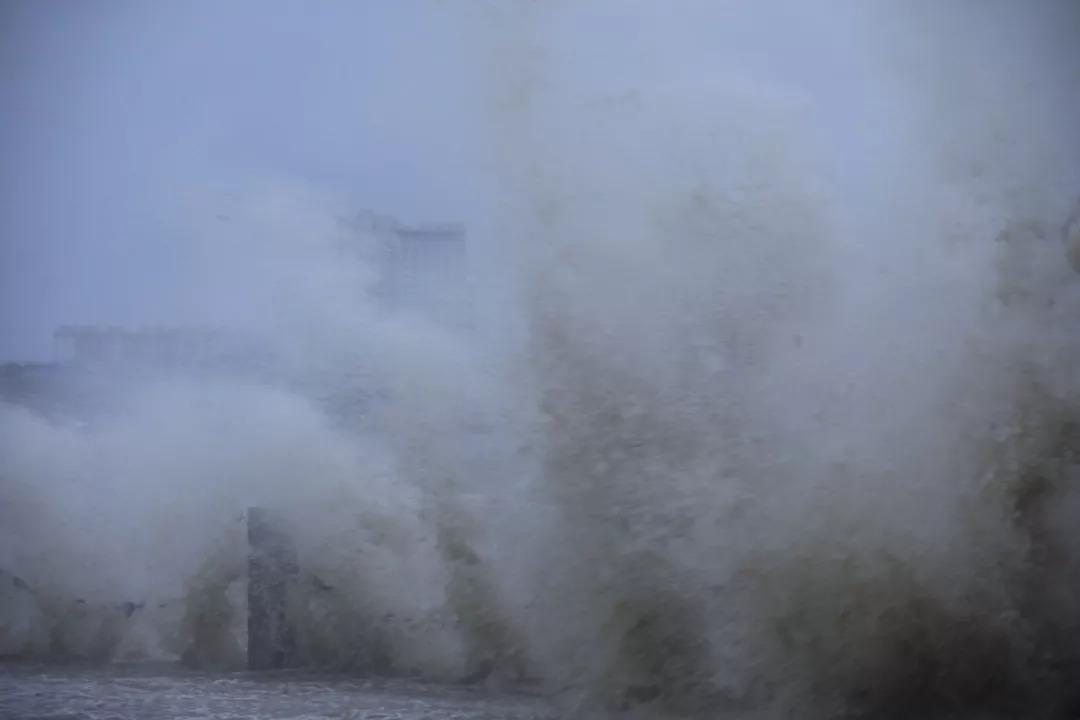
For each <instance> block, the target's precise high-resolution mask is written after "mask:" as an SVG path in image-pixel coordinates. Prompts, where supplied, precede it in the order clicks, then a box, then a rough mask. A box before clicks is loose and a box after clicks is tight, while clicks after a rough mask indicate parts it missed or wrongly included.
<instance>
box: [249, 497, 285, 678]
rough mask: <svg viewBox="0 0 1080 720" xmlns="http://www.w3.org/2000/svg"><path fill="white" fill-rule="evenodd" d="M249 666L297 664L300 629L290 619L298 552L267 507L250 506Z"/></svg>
mask: <svg viewBox="0 0 1080 720" xmlns="http://www.w3.org/2000/svg"><path fill="white" fill-rule="evenodd" d="M247 531H248V544H249V546H250V554H249V555H248V653H247V658H248V669H249V670H271V669H275V668H284V667H290V666H292V665H295V664H296V662H297V648H296V633H295V631H294V629H293V627H292V626H291V625H290V623H289V618H288V612H287V609H288V598H289V587H290V585H292V584H293V579H294V577H295V575H296V573H297V564H296V552H295V550H294V548H293V546H292V542H291V540H290V538H289V536H288V533H287V532H286V531H285V528H284V525H283V523H282V522H281V520H280V518H277V517H275V516H274V514H273V513H271V512H269V511H268V510H266V508H259V507H253V508H248V513H247Z"/></svg>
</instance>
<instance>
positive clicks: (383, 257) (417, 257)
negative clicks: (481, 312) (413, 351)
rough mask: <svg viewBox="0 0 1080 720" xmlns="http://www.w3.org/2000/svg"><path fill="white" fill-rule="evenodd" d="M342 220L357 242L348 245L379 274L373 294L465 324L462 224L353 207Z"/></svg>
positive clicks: (399, 308)
mask: <svg viewBox="0 0 1080 720" xmlns="http://www.w3.org/2000/svg"><path fill="white" fill-rule="evenodd" d="M345 225H346V227H348V228H349V229H351V230H353V231H355V232H356V234H357V235H356V241H357V244H356V245H355V246H352V248H349V250H351V251H353V252H357V253H362V254H363V256H364V259H365V260H366V261H368V262H371V263H373V265H374V269H375V271H376V272H377V274H378V276H379V281H378V283H377V286H376V288H375V294H376V297H377V299H378V300H379V301H381V302H382V303H384V304H385V306H386V308H387V309H388V310H390V311H392V312H408V313H414V314H417V315H419V316H422V317H425V318H427V319H430V320H435V321H437V322H441V323H449V324H452V325H455V326H461V325H464V324H468V318H469V315H470V313H469V262H468V260H469V257H468V245H467V242H466V233H465V226H464V225H460V224H425V225H403V224H401V223H399V222H398V221H397V220H395V219H394V218H392V217H389V216H385V215H375V214H373V213H368V212H362V213H358V214H357V215H356V216H354V217H353V218H350V219H349V220H347V221H346V222H345ZM372 240H374V243H373V245H372V244H371V242H370V241H372Z"/></svg>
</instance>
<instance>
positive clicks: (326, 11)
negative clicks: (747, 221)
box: [0, 0, 1080, 360]
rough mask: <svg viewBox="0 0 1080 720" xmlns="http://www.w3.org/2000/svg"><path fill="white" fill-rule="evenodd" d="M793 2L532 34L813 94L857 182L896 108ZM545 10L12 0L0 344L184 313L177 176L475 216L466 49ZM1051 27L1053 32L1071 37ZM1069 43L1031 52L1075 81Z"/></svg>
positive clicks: (596, 73)
mask: <svg viewBox="0 0 1080 720" xmlns="http://www.w3.org/2000/svg"><path fill="white" fill-rule="evenodd" d="M1003 4H1008V3H1002V2H999V3H997V5H999V6H1000V5H1003ZM1051 4H1053V5H1054V6H1056V7H1062V3H1051ZM554 5H558V3H553V4H552V6H554ZM810 5H811V4H809V3H799V2H783V1H781V0H777V1H776V2H773V3H762V4H759V3H748V2H735V1H731V0H728V1H725V2H717V3H701V2H698V3H692V2H687V3H684V4H674V5H672V4H669V3H665V2H656V3H647V2H646V3H638V4H636V5H631V4H623V3H617V2H616V3H612V2H608V3H604V2H589V3H562V4H561V11H560V12H559V13H555V14H553V15H552V16H551V17H552V18H554V19H553V20H551V18H549V20H551V22H549V24H548V26H547V27H546V29H545V32H547V33H548V36H547V42H548V43H549V44H548V46H547V50H548V51H549V55H548V56H547V57H546V58H545V59H544V62H545V63H546V66H547V69H548V70H549V71H550V72H551V73H552V74H551V76H550V77H549V78H548V80H549V81H552V82H580V83H582V84H584V85H587V84H588V83H589V82H590V81H593V82H594V84H595V85H597V86H604V87H605V88H606V91H607V92H609V93H610V94H615V95H617V94H618V93H619V92H620V91H632V90H634V89H635V88H637V87H642V86H655V85H658V84H663V83H676V84H677V83H679V82H680V78H684V79H686V78H688V79H689V80H690V81H692V82H697V81H700V79H701V78H702V77H707V76H710V75H711V74H712V73H713V72H714V71H715V70H716V69H717V68H721V67H725V68H737V69H739V70H740V71H742V72H746V73H748V74H749V75H751V76H755V77H760V78H768V79H770V80H772V81H776V82H778V83H780V84H783V85H785V86H788V87H790V88H792V89H793V91H795V92H798V93H804V94H805V95H806V96H807V97H808V98H809V99H810V100H812V101H813V103H814V104H815V106H816V108H817V112H818V118H819V120H821V123H822V134H823V137H824V142H825V144H826V145H827V146H830V147H832V148H833V150H834V152H833V153H832V155H831V162H833V163H834V164H835V165H836V167H837V168H841V169H842V172H843V173H846V175H847V176H848V178H849V180H850V181H851V187H852V188H853V191H854V189H857V188H858V187H859V186H860V182H858V179H860V178H861V179H865V178H866V177H868V176H869V174H873V172H875V170H874V167H875V166H874V165H873V164H872V163H866V162H857V161H852V158H859V157H867V156H874V155H875V153H876V155H877V157H878V158H879V159H880V157H881V156H882V155H883V154H885V153H887V151H888V148H887V147H885V146H884V145H883V144H882V142H881V138H882V137H887V136H888V134H889V131H890V124H896V123H898V122H902V120H903V112H902V111H903V108H902V107H901V105H899V104H897V102H896V97H895V96H892V95H890V94H889V93H887V92H884V91H882V89H881V82H880V81H879V78H878V77H876V76H875V74H874V72H872V70H871V69H870V68H871V67H872V66H871V64H870V63H869V62H861V61H858V59H859V58H862V57H864V56H865V55H867V54H868V53H869V52H870V51H871V50H873V46H874V44H875V42H877V39H876V38H875V37H874V36H873V35H868V34H866V33H865V32H864V31H865V29H866V25H865V24H864V25H858V24H857V23H856V22H855V20H854V14H853V12H852V10H851V9H852V8H854V7H859V4H858V3H853V2H849V1H847V0H844V1H840V0H838V1H837V2H833V3H822V4H814V5H816V8H817V11H814V10H812V9H811V8H810ZM1013 5H1014V6H1015V7H1017V8H1019V7H1021V6H1023V3H1013ZM538 6H539V4H536V3H529V2H524V1H523V2H521V3H517V4H514V3H484V2H475V3H470V2H466V1H465V0H462V1H461V2H450V1H449V0H447V1H446V2H438V1H437V0H436V1H433V2H421V1H420V0H416V1H413V0H393V1H386V2H377V1H374V0H372V1H370V2H362V1H357V2H313V1H296V2H285V1H277V2H269V1H268V2H263V1H259V2H254V1H248V0H234V1H231V2H219V1H199V0H196V1H194V2H168V1H165V0H161V1H152V2H146V1H138V2H124V1H121V0H7V2H4V3H3V5H2V6H0V153H2V157H3V163H2V165H0V273H2V275H0V293H2V294H0V302H2V311H0V360H25V359H47V358H48V355H49V349H50V344H49V338H50V335H51V332H52V329H53V328H54V327H55V326H56V325H58V324H63V323H110V324H119V325H141V324H152V323H177V322H185V321H187V320H189V319H190V318H188V317H185V310H184V308H186V307H188V305H189V303H187V302H186V301H185V296H186V295H190V294H191V293H193V292H198V286H197V283H198V277H199V274H200V269H199V268H198V267H197V264H198V262H199V261H200V260H199V257H198V256H195V255H193V254H192V253H191V252H189V244H188V243H187V242H186V239H185V237H184V236H183V234H184V232H185V229H184V228H185V227H186V224H185V222H183V221H181V220H179V219H178V215H180V214H182V213H183V212H184V211H185V210H184V208H185V207H186V206H185V204H184V202H182V201H181V198H184V197H186V196H187V195H188V194H190V193H191V192H192V190H193V188H195V189H197V188H204V187H212V186H216V185H224V186H228V185H229V184H230V183H232V182H241V180H240V179H242V178H250V177H260V178H261V177H273V178H284V179H288V180H289V181H299V182H303V183H308V184H311V185H312V186H317V187H323V188H327V189H329V190H332V191H334V192H344V193H347V194H348V195H349V197H351V198H355V204H356V206H357V207H358V208H359V207H366V208H370V209H372V210H376V211H379V212H386V213H392V214H395V215H397V216H399V217H400V218H402V219H403V220H405V221H424V220H432V221H439V220H451V221H465V222H468V223H469V224H470V227H471V228H477V227H480V226H482V224H483V220H484V218H483V217H481V216H482V215H483V213H484V207H485V201H486V193H487V192H488V190H489V189H490V182H491V179H492V178H491V176H490V172H489V171H490V169H491V168H490V166H489V165H487V164H486V163H487V162H488V161H490V159H491V156H490V153H491V147H489V146H488V145H487V144H486V137H485V133H486V132H487V131H488V130H489V129H490V125H489V124H488V121H489V120H490V117H489V115H490V112H489V111H490V103H491V101H492V95H491V94H490V92H489V91H490V90H491V87H490V80H491V78H492V77H494V76H495V75H497V72H498V68H497V67H494V68H490V67H489V68H486V69H485V68H483V67H482V66H483V65H484V64H485V63H487V64H489V65H498V64H499V62H500V61H499V59H498V57H497V56H495V55H486V56H485V55H484V53H483V48H484V46H485V44H488V45H490V44H491V42H492V38H491V37H486V36H482V34H478V33H477V28H478V27H481V26H483V25H484V22H485V19H486V17H485V16H486V15H490V16H491V17H495V16H496V15H499V14H500V13H501V15H502V16H503V17H505V16H507V15H513V14H515V12H516V9H520V10H521V11H522V12H526V11H528V12H534V13H535V12H538V11H537V7H538ZM826 6H827V7H828V11H827V12H822V11H821V10H822V8H824V7H826ZM1047 6H1048V7H1049V6H1050V4H1048V5H1047ZM672 8H675V9H676V10H677V11H673V10H672ZM508 9H509V12H508ZM624 9H629V10H630V11H627V10H624ZM1062 17H1064V16H1062ZM1068 17H1069V19H1070V20H1072V19H1075V15H1072V16H1068ZM1044 25H1045V26H1046V28H1044V31H1045V32H1054V31H1055V28H1057V36H1056V37H1055V38H1051V39H1050V41H1048V42H1046V43H1044V45H1046V46H1047V47H1049V48H1051V50H1053V49H1054V48H1058V47H1059V46H1061V47H1064V45H1062V44H1061V43H1062V40H1063V39H1066V40H1067V39H1068V38H1070V37H1073V38H1074V37H1075V36H1076V34H1075V33H1073V34H1070V32H1072V31H1071V30H1070V29H1069V28H1065V29H1061V28H1060V25H1061V23H1060V22H1057V23H1055V22H1054V21H1049V22H1046V23H1044ZM492 27H495V30H493V31H492V32H493V33H494V36H497V35H498V33H499V30H498V26H497V23H496V24H495V25H493V26H492ZM860 28H861V30H860ZM489 29H490V28H489ZM511 41H512V38H511ZM495 42H496V44H497V40H496V41H495ZM478 47H480V51H478ZM1055 57H1056V60H1055ZM853 59H854V60H856V61H853ZM1074 60H1075V54H1074V55H1071V56H1063V55H1058V56H1055V55H1054V54H1053V52H1051V51H1050V50H1048V51H1047V55H1046V57H1043V58H1041V59H1039V60H1038V61H1037V62H1038V63H1042V65H1043V66H1049V65H1050V64H1054V63H1056V65H1055V68H1058V69H1059V70H1060V71H1061V72H1062V73H1063V76H1065V77H1067V78H1071V80H1070V82H1071V85H1069V86H1068V87H1072V88H1076V87H1077V86H1078V82H1077V77H1080V75H1078V73H1077V72H1074V71H1073V70H1072V69H1071V68H1070V67H1069V66H1068V63H1069V62H1072V61H1074ZM484 73H487V75H484ZM1070 73H1071V74H1070ZM481 76H483V77H481ZM1062 87H1065V85H1063V84H1062V83H1055V82H1054V81H1050V89H1051V90H1052V91H1054V92H1061V88H1062ZM876 167H881V163H880V162H879V163H878V164H877V166H876ZM486 183H487V184H486Z"/></svg>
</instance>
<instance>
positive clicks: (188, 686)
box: [0, 663, 558, 720]
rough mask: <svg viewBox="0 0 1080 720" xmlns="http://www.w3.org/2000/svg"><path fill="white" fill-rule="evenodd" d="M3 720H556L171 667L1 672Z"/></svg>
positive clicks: (488, 696)
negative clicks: (204, 719)
mask: <svg viewBox="0 0 1080 720" xmlns="http://www.w3.org/2000/svg"><path fill="white" fill-rule="evenodd" d="M0 718H3V719H4V720H8V719H9V718H10V719H12V720H15V719H18V720H165V719H166V718H168V719H169V720H172V719H174V718H177V719H179V718H185V719H195V718H226V719H228V720H248V719H251V720H254V719H255V718H259V719H267V720H285V719H295V720H300V719H301V718H302V719H303V720H323V719H330V718H332V719H333V720H361V719H364V720H466V719H468V720H556V719H557V718H558V715H557V714H556V713H555V711H554V709H553V708H552V707H551V705H550V704H549V703H547V702H546V701H545V700H544V699H543V698H541V697H538V696H535V695H529V694H524V693H498V692H494V691H491V690H488V689H485V688H478V687H464V686H454V685H433V684H428V683H418V682H412V681H407V680H364V679H357V678H354V677H349V676H345V675H335V674H326V673H321V674H316V673H311V672H300V671H278V672H261V673H253V672H244V673H231V674H216V675H215V674H208V673H197V672H189V671H185V670H182V669H178V668H176V667H175V666H171V665H170V666H164V665H163V666H116V665H113V666H108V667H82V666H70V665H68V666H57V665H38V664H25V663H3V664H0Z"/></svg>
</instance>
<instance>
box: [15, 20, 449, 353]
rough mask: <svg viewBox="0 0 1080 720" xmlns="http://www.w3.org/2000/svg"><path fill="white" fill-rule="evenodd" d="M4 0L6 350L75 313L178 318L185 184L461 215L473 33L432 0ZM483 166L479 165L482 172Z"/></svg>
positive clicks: (419, 215) (91, 317) (140, 319)
mask: <svg viewBox="0 0 1080 720" xmlns="http://www.w3.org/2000/svg"><path fill="white" fill-rule="evenodd" d="M265 7H266V6H265V5H263V4H261V3H247V2H227V3H217V2H195V3H179V2H175V3H171V2H151V3H145V2H24V3H19V2H15V3H5V5H4V8H3V10H2V12H3V21H2V27H3V29H2V32H3V42H2V50H0V51H2V53H3V55H2V58H0V71H2V73H3V74H2V76H0V78H2V79H0V83H2V84H0V93H2V95H0V108H3V110H2V111H0V112H2V115H0V118H2V119H0V123H2V124H0V143H2V153H3V157H4V158H5V160H4V164H3V171H2V176H0V178H2V179H0V202H2V213H0V237H3V244H2V250H0V252H2V255H0V263H2V268H3V275H2V287H3V295H2V301H3V313H2V315H0V357H3V358H23V357H28V356H29V357H34V356H37V357H40V356H42V355H43V354H45V353H47V352H48V337H49V334H50V332H51V328H52V326H53V325H54V324H56V323H62V322H101V323H104V322H109V323H117V324H139V323H150V322H154V321H159V320H161V321H166V322H168V321H174V320H177V319H181V320H182V319H183V318H174V317H171V316H170V315H172V314H174V313H173V311H174V310H175V308H176V307H179V306H182V305H183V303H182V302H181V301H179V300H178V299H177V297H176V295H177V294H183V293H186V292H191V291H193V288H192V287H191V286H190V284H189V283H190V281H191V279H192V277H194V276H193V275H192V274H191V272H189V271H194V270H195V269H194V268H188V267H186V264H188V263H190V262H192V258H189V257H188V256H187V254H186V250H185V247H186V246H185V243H184V242H183V238H179V237H176V233H177V232H179V228H178V227H176V226H175V225H174V224H173V223H172V221H171V220H172V216H173V215H174V214H175V213H176V211H177V208H176V207H175V206H174V202H175V199H176V198H177V197H178V195H180V194H182V193H184V192H188V191H189V190H190V188H191V186H192V185H197V184H200V183H205V182H208V181H211V180H213V181H217V180H220V179H221V178H223V177H224V178H229V177H230V176H231V175H235V174H253V173H254V174H268V175H279V176H283V177H290V178H301V179H304V180H308V181H311V182H314V183H320V184H325V185H327V186H330V187H333V188H335V189H342V190H344V191H347V192H350V193H353V194H354V195H355V196H356V197H357V198H358V199H359V200H358V202H359V203H362V204H363V205H366V206H367V207H371V208H373V209H377V210H379V211H383V212H392V213H397V214H399V215H401V216H402V217H403V218H405V219H406V220H423V219H451V220H458V219H463V218H461V217H460V216H461V214H462V212H463V208H465V211H467V207H466V206H467V203H466V202H465V199H464V198H463V197H462V193H463V192H464V190H465V185H466V184H467V182H466V181H463V180H462V176H463V175H464V174H465V173H464V172H463V169H464V168H465V167H466V166H467V165H468V162H467V160H466V159H465V157H464V156H463V155H464V153H465V152H466V142H465V138H463V137H462V136H461V135H462V131H463V129H464V128H467V127H469V126H470V123H468V122H466V121H465V119H464V117H463V113H464V112H465V110H466V108H467V107H468V106H469V103H468V102H467V101H466V99H465V97H464V94H465V93H466V92H467V87H466V86H465V85H464V83H463V82H462V80H463V75H462V73H461V71H460V66H461V59H460V47H459V43H460V37H459V36H457V35H455V33H454V32H453V28H452V27H450V26H449V25H448V19H449V17H448V11H447V10H446V9H445V8H442V7H440V6H438V5H432V4H430V3H425V4H424V6H423V8H422V9H421V7H420V6H419V5H418V4H417V3H411V2H395V3H381V2H370V3H306V2H292V3H290V2H285V3H276V4H274V7H273V12H264V8H265ZM466 180H467V179H466Z"/></svg>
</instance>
